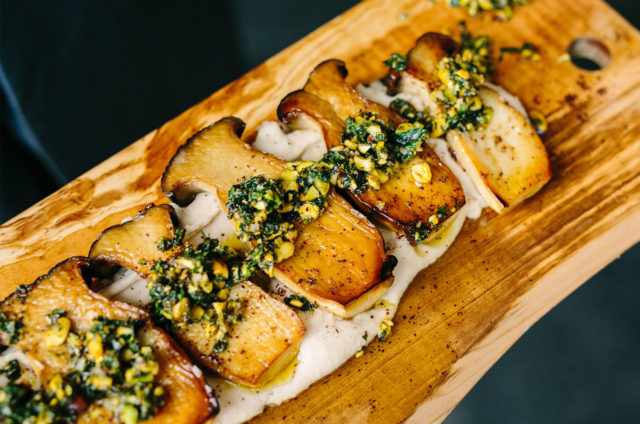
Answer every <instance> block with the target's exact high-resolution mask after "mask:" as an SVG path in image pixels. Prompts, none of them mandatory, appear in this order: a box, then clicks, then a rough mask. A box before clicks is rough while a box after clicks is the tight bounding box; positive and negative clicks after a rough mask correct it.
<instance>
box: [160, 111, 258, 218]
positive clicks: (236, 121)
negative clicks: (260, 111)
mask: <svg viewBox="0 0 640 424" xmlns="http://www.w3.org/2000/svg"><path fill="white" fill-rule="evenodd" d="M225 121H229V122H232V123H233V127H234V131H235V133H236V135H237V136H238V137H241V136H242V133H243V132H244V129H245V127H246V124H245V123H244V121H242V119H240V118H236V117H235V116H227V117H225V118H222V119H219V120H218V121H216V122H214V123H213V124H210V125H207V126H206V127H204V128H202V129H201V130H199V131H197V132H196V133H195V134H193V135H192V136H191V137H189V139H188V140H187V141H186V142H185V143H184V144H183V145H182V146H180V147H179V148H178V150H176V153H175V154H174V155H173V156H172V157H171V161H169V164H168V165H167V167H166V168H165V169H164V172H163V173H162V178H161V179H160V187H161V189H162V192H163V193H164V195H165V196H167V198H169V200H171V201H172V202H174V203H176V204H178V205H180V206H185V205H188V204H189V203H191V202H192V201H193V199H194V198H195V194H190V195H188V196H184V197H182V196H180V195H179V194H178V193H176V192H174V191H171V190H170V189H169V188H167V187H166V184H165V177H166V175H167V172H168V171H169V169H171V166H172V165H173V162H174V161H175V160H176V158H177V157H178V154H179V153H180V152H181V151H182V149H185V148H187V146H189V144H191V142H192V141H193V140H196V139H197V138H198V137H199V136H200V135H201V134H202V133H203V132H205V131H207V130H208V129H209V128H211V127H213V126H215V125H218V124H220V123H222V122H225Z"/></svg>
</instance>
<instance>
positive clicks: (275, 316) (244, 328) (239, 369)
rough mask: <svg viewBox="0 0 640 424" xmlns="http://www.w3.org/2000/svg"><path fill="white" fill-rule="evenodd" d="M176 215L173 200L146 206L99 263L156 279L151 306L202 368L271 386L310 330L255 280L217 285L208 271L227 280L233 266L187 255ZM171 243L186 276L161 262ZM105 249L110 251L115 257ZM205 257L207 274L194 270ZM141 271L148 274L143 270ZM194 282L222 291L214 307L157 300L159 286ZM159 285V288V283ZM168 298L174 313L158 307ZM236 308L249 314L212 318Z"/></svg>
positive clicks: (116, 233) (99, 255)
mask: <svg viewBox="0 0 640 424" xmlns="http://www.w3.org/2000/svg"><path fill="white" fill-rule="evenodd" d="M174 216H175V214H174V211H173V208H172V207H171V206H169V205H162V206H153V205H151V206H149V207H147V208H145V209H144V210H143V211H141V212H140V213H139V214H138V216H137V217H136V219H135V220H132V221H128V222H126V223H124V224H121V225H117V226H114V227H111V228H109V229H107V230H105V231H104V232H103V233H102V234H101V235H100V237H99V238H98V240H97V241H96V242H95V243H94V245H93V247H92V249H91V254H90V256H94V255H95V260H96V262H98V264H100V263H106V264H109V265H119V266H122V267H125V268H129V269H132V270H133V271H136V272H137V273H138V274H140V275H141V276H142V277H145V278H147V277H150V283H151V287H150V290H151V297H152V299H153V301H154V303H152V305H151V310H152V311H153V312H154V313H157V314H158V315H159V316H158V318H159V319H160V320H162V321H164V322H165V323H166V324H167V325H166V327H167V328H168V329H169V330H170V331H171V332H172V334H173V335H174V336H175V337H176V339H177V340H178V341H179V343H180V344H181V345H182V346H183V347H184V349H185V350H187V351H188V352H189V353H190V354H191V356H192V357H193V358H194V359H196V360H197V361H198V363H200V364H201V365H202V366H204V367H206V368H208V369H209V370H211V371H214V372H217V373H218V374H220V375H221V376H222V377H223V378H226V379H228V380H231V381H233V382H236V383H239V384H242V385H245V386H250V387H259V386H262V385H264V384H266V383H267V382H268V381H269V380H271V379H272V378H273V377H274V376H276V375H277V374H278V372H279V371H280V370H282V369H283V368H284V367H286V365H288V364H289V363H291V361H292V360H294V359H295V357H296V354H297V352H298V347H299V344H300V341H301V339H302V336H303V335H304V332H305V327H304V325H303V324H302V321H300V318H299V317H298V315H297V314H296V313H295V312H294V311H293V310H292V309H291V308H289V307H288V306H286V305H285V304H284V303H282V302H280V301H278V300H276V299H274V298H272V297H271V296H269V295H268V294H267V293H265V292H264V291H263V290H262V289H261V288H260V287H258V286H256V285H255V284H253V283H251V282H249V281H242V282H240V283H237V284H235V285H233V286H231V287H225V286H226V285H225V284H222V286H221V287H216V286H215V285H214V284H215V283H216V282H215V281H210V280H209V278H208V277H204V275H205V274H207V275H208V274H211V275H213V274H214V273H215V274H225V275H226V276H227V277H228V273H229V270H228V267H227V265H226V264H225V263H224V262H222V261H221V260H218V259H213V260H210V258H203V257H201V256H202V255H200V251H201V250H198V249H187V251H186V252H185V254H181V252H183V251H184V245H182V243H181V236H178V237H177V238H176V236H175V233H176V232H178V233H179V229H178V228H175V227H172V231H171V232H167V231H166V229H167V224H168V223H169V222H173V217H174ZM149 235H153V237H151V236H149ZM96 246H97V247H96ZM169 248H171V249H175V250H176V252H177V257H175V256H176V255H172V256H171V258H172V257H175V260H174V261H169V263H168V264H167V267H168V266H169V264H171V266H173V267H174V268H173V269H180V270H182V272H180V273H175V272H172V269H169V268H167V267H164V268H163V267H154V264H155V263H156V262H157V261H168V260H169V259H171V258H169V257H167V256H166V255H165V252H167V251H168V250H169ZM104 252H109V255H105V254H104ZM189 253H193V255H189ZM138 255H140V256H138ZM185 255H187V256H185ZM143 259H144V261H146V262H147V264H146V265H145V267H144V268H140V267H139V266H137V264H138V263H139V262H140V261H141V260H143ZM199 261H202V262H203V263H204V264H205V267H206V266H207V265H209V266H210V269H209V270H208V273H207V270H202V271H203V272H192V271H191V269H194V268H197V267H198V266H199V265H200V264H199ZM140 269H143V270H148V271H146V272H144V273H143V272H141V271H140ZM183 272H184V274H185V275H184V278H182V280H180V281H169V279H170V278H172V277H171V276H175V275H176V274H183ZM195 280H197V281H198V282H200V283H201V284H200V285H199V286H198V287H200V288H204V289H205V290H204V291H203V293H205V294H212V293H216V291H217V293H218V296H217V297H216V298H215V299H214V298H212V299H213V301H212V302H211V304H210V305H207V304H203V305H194V304H193V303H194V300H193V299H191V298H188V297H183V298H182V299H180V300H178V299H171V300H167V299H164V298H159V297H158V293H159V292H161V293H163V292H164V290H156V287H157V288H164V287H165V286H166V287H168V288H170V289H171V288H174V287H176V286H182V287H184V286H191V285H192V284H193V283H194V281H195ZM154 282H155V283H157V286H154V285H153V284H154ZM163 284H164V285H163ZM172 284H175V285H173V286H172ZM176 292H178V291H176ZM154 293H155V294H154ZM194 293H196V292H194ZM169 294H170V293H169ZM200 294H202V293H200ZM167 302H171V303H170V304H169V305H167V306H166V309H167V311H164V309H158V308H157V307H155V306H154V305H155V304H166V303H167ZM230 305H232V306H234V307H235V306H237V307H238V310H237V311H235V310H234V312H237V313H238V314H239V315H240V316H241V317H242V319H239V320H236V319H233V320H231V321H232V322H229V320H227V321H225V320H223V319H221V320H217V319H216V315H215V314H214V316H213V317H211V316H207V309H211V311H212V312H216V313H217V312H218V311H220V313H219V315H225V313H228V312H229V311H230V309H231V308H230ZM207 306H209V308H207ZM164 312H168V314H169V316H168V319H167V317H165V316H164V315H163V313H164ZM221 325H222V326H224V327H225V333H224V334H222V333H219V330H220V328H219V327H221Z"/></svg>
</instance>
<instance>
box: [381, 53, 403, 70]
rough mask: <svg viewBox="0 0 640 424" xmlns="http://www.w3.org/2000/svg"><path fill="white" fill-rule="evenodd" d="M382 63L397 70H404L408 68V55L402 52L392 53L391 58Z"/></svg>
mask: <svg viewBox="0 0 640 424" xmlns="http://www.w3.org/2000/svg"><path fill="white" fill-rule="evenodd" d="M382 63H384V64H385V65H387V66H388V67H389V68H391V69H393V70H394V71H397V72H402V71H404V70H406V69H407V57H406V56H405V55H403V54H400V53H391V56H389V59H387V60H385V61H384V62H382Z"/></svg>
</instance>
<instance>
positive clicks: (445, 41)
mask: <svg viewBox="0 0 640 424" xmlns="http://www.w3.org/2000/svg"><path fill="white" fill-rule="evenodd" d="M424 40H434V41H437V42H438V44H439V45H440V47H441V48H442V50H443V51H444V52H445V53H446V54H447V55H448V56H451V55H453V54H454V53H455V52H456V51H457V50H458V49H459V48H460V44H459V43H458V42H457V41H456V40H454V39H453V38H451V37H449V36H448V35H444V34H441V33H439V32H427V33H426V34H423V35H421V36H420V38H418V39H417V40H416V44H415V45H416V46H417V45H418V44H420V42H422V41H424ZM414 48H415V46H414V47H412V48H411V50H409V53H408V55H409V54H411V51H412V50H413V49H414ZM408 55H407V56H408Z"/></svg>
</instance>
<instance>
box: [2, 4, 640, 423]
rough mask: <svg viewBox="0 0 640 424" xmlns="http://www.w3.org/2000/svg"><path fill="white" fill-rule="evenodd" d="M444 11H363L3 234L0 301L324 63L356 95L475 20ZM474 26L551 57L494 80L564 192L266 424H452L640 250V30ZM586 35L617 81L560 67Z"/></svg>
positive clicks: (462, 258) (469, 243)
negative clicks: (577, 293)
mask: <svg viewBox="0 0 640 424" xmlns="http://www.w3.org/2000/svg"><path fill="white" fill-rule="evenodd" d="M442 3H444V2H439V3H438V4H437V5H432V4H431V3H430V2H427V1H409V0H388V1H383V0H369V1H366V2H364V3H362V4H360V5H358V6H356V7H355V8H353V9H351V10H349V11H347V12H346V13H344V14H343V15H341V16H340V17H338V18H336V19H334V20H333V21H331V22H329V23H328V24H327V25H325V26H324V27H322V28H321V29H319V30H317V31H315V32H314V33H312V34H310V35H309V36H307V37H306V38H304V39H303V40H301V41H300V42H298V43H296V44H294V45H292V46H291V47H289V48H288V49H286V50H284V51H283V52H281V53H280V54H278V55H276V56H274V57H273V58H271V59H269V60H268V61H267V62H265V63H264V64H263V65H261V66H259V67H258V68H256V69H254V70H253V71H251V72H249V73H248V74H246V75H245V76H243V77H241V78H240V79H238V80H237V81H234V82H233V83H231V84H229V85H228V86H226V87H225V88H223V89H222V90H220V91H218V92H217V93H215V94H213V95H211V96H210V97H209V98H207V99H205V100H204V101H202V102H201V103H199V104H198V105H196V106H194V107H193V108H191V109H189V110H187V111H185V112H184V113H183V114H181V115H180V116H178V117H176V118H175V119H173V120H172V121H170V122H168V123H167V124H165V125H163V126H162V127H160V128H159V129H157V130H155V131H153V132H151V133H150V134H148V135H147V136H146V137H144V138H142V139H141V140H138V141H137V142H135V143H134V144H132V145H131V146H129V147H128V148H126V149H124V150H123V151H122V152H120V153H118V154H117V155H116V156H114V157H112V158H110V159H108V160H107V161H105V162H103V163H102V164H100V165H98V166H97V167H96V168H94V169H92V170H90V171H89V172H87V173H86V174H84V175H82V176H81V177H79V178H78V179H76V180H74V181H73V182H71V183H69V184H68V185H67V186H65V187H63V188H62V189H61V190H59V191H58V192H56V193H54V194H53V195H51V196H49V197H47V198H46V199H44V200H43V201H41V202H40V203H38V204H36V205H34V206H33V207H31V208H29V209H28V210H26V211H25V212H23V213H22V214H20V215H18V216H17V217H15V218H14V219H12V220H10V221H9V222H7V223H6V224H4V225H3V226H1V227H0V241H1V243H0V267H1V268H0V279H1V280H0V281H2V283H1V285H0V296H2V297H4V296H6V295H7V294H9V293H10V292H11V291H13V290H14V288H15V287H16V286H17V285H18V284H23V283H30V282H31V281H33V280H34V279H35V278H36V277H37V276H38V275H41V274H43V273H45V272H46V271H47V270H48V269H49V268H51V266H52V265H54V264H55V263H57V262H59V261H61V260H63V259H65V258H67V257H69V256H72V255H77V254H86V253H87V252H88V249H89V246H90V244H91V242H92V241H93V240H94V239H95V238H96V237H97V235H98V234H99V232H100V231H101V230H102V229H104V228H106V227H108V226H110V225H113V224H116V223H118V222H120V221H121V220H122V219H123V218H124V217H127V216H131V215H133V214H134V213H135V212H136V211H137V210H139V209H141V208H142V207H143V206H144V205H146V204H147V203H149V202H166V199H164V198H163V196H162V194H161V193H160V190H159V188H158V183H159V177H160V174H161V173H162V171H163V169H164V167H165V165H166V163H167V162H168V160H169V159H170V157H171V156H172V155H173V153H174V152H175V150H176V149H177V147H178V146H179V145H180V144H181V143H183V142H184V141H185V140H186V139H187V137H188V136H190V135H191V134H192V133H193V132H195V131H196V130H198V129H200V128H202V127H204V126H205V125H207V124H210V123H212V122H214V121H216V120H217V119H219V118H221V117H223V116H226V115H236V116H239V117H240V118H242V119H243V120H245V121H246V122H247V123H248V129H249V130H248V132H249V133H251V132H253V131H255V129H256V128H257V125H259V123H260V122H261V121H262V120H263V119H272V118H274V117H275V108H276V106H277V104H278V102H279V101H280V99H281V98H282V97H283V96H284V95H286V94H287V93H288V92H289V91H292V90H294V89H297V88H300V87H301V86H302V85H303V83H304V81H305V80H306V78H307V74H308V72H309V71H310V70H311V69H312V68H313V67H314V65H316V64H317V63H318V62H320V61H321V60H323V59H327V58H330V57H336V58H339V59H342V60H344V61H345V62H346V63H347V66H348V68H349V71H350V75H349V81H351V82H358V81H367V80H371V79H373V78H377V77H379V76H381V75H382V73H383V66H382V65H381V63H380V62H381V61H382V60H383V59H384V58H386V57H387V56H388V55H389V53H391V52H393V51H399V52H406V51H407V50H408V49H409V48H410V47H411V46H412V44H413V42H414V41H415V39H416V38H417V37H418V36H419V35H421V34H422V33H424V32H427V31H441V30H443V29H452V30H453V29H455V28H456V26H457V22H458V21H459V20H461V19H463V18H465V17H466V16H465V15H464V13H463V12H462V11H460V10H452V9H448V8H446V7H445V6H444V4H442ZM404 13H406V14H407V16H408V18H407V19H402V18H401V14H404ZM468 23H469V27H470V29H471V31H472V32H474V33H484V34H488V35H490V36H491V37H492V39H493V40H494V45H495V46H498V47H499V46H506V45H509V46H518V45H521V44H522V43H523V42H525V41H527V42H531V43H534V44H536V45H537V46H539V47H540V50H541V53H542V57H543V59H542V61H541V62H528V61H521V60H518V58H517V56H514V55H506V56H505V57H504V60H502V61H501V62H499V63H498V70H497V80H498V82H499V83H500V84H502V85H503V86H504V87H505V88H507V89H508V90H510V91H511V92H513V93H515V94H517V95H518V96H520V98H521V99H522V100H523V102H524V104H525V106H527V107H528V108H530V109H537V110H539V111H541V112H542V113H544V114H545V115H546V116H547V117H548V118H549V131H548V133H547V135H546V137H545V144H546V146H547V148H548V149H549V151H550V154H551V159H552V167H553V170H554V177H553V179H552V181H551V182H550V183H549V184H548V185H547V186H546V187H545V188H544V189H543V190H542V192H541V193H539V194H538V195H537V196H535V197H534V198H532V199H530V200H528V201H526V202H524V204H522V205H520V206H518V207H517V208H516V209H515V210H513V211H511V212H509V213H507V214H505V215H501V216H498V215H496V214H494V213H493V212H485V214H484V215H483V216H482V218H480V219H479V220H477V221H471V222H468V223H467V224H466V225H465V227H464V229H463V231H462V233H461V235H460V237H459V239H458V240H457V241H456V243H455V244H454V245H453V246H452V248H451V249H450V250H449V251H448V252H447V253H446V254H445V256H443V257H442V258H441V259H440V260H439V261H438V262H436V263H435V264H434V265H433V266H431V267H430V268H429V269H428V270H426V271H423V272H422V273H421V274H420V275H419V276H418V277H417V278H416V280H415V281H414V283H413V284H412V286H411V287H410V289H409V291H408V292H407V294H406V296H405V299H404V300H403V302H402V303H401V305H400V309H399V311H398V315H397V317H396V320H395V321H396V323H397V325H396V326H395V327H394V333H393V335H392V336H391V338H390V341H389V342H388V343H383V344H379V343H373V344H372V345H371V346H370V347H369V348H368V349H367V351H366V353H365V355H364V356H363V357H362V358H359V359H357V360H352V361H349V362H348V363H347V364H345V365H344V366H343V367H342V368H341V369H340V370H338V371H337V372H336V373H334V374H332V375H331V376H330V377H328V378H327V379H325V380H323V381H321V382H319V383H317V384H315V385H314V386H313V387H312V388H311V389H309V390H307V391H306V392H304V393H302V394H301V395H300V396H298V397H297V398H296V399H295V400H293V401H290V402H287V403H285V404H283V405H280V406H277V407H272V408H269V409H268V410H267V411H266V412H265V413H264V414H262V415H261V416H260V417H258V418H256V419H255V422H257V423H262V422H265V423H266V422H271V421H275V420H278V421H284V422H323V423H341V422H346V421H348V422H373V423H394V422H400V421H403V420H405V419H407V418H408V417H410V418H409V420H408V421H409V422H414V423H424V422H432V421H433V422H437V421H441V420H442V419H444V417H445V416H446V414H447V413H448V412H449V411H451V409H452V408H453V407H454V406H455V405H456V404H457V403H458V402H459V401H460V399H462V397H463V396H464V395H465V394H466V393H467V392H468V390H469V389H470V388H471V387H472V386H473V384H475V382H476V381H477V380H478V379H479V378H480V377H481V376H482V375H483V374H484V373H485V372H486V371H487V369H488V368H489V367H490V366H491V365H492V364H493V363H494V362H495V361H496V360H497V359H498V358H499V357H500V356H501V355H502V354H503V353H504V352H505V351H506V350H507V349H508V348H509V347H510V346H511V345H512V344H513V343H514V342H515V340H517V338H518V337H520V336H521V335H522V334H523V333H524V332H525V331H526V330H527V328H529V326H531V325H532V324H533V323H534V322H535V321H536V320H537V319H538V318H540V317H541V316H542V315H543V314H544V313H546V312H547V311H548V310H549V309H550V308H551V307H553V306H554V305H555V304H557V303H558V302H559V301H560V300H562V299H563V298H564V297H565V296H566V295H568V294H569V293H570V292H571V291H573V290H574V289H575V288H576V287H578V286H579V285H580V284H581V283H582V282H584V281H585V280H586V279H587V278H589V277H590V276H591V275H593V274H595V273H596V272H597V271H599V270H600V269H601V268H602V267H604V266H605V265H606V264H607V263H608V262H609V261H611V260H612V259H613V258H615V257H616V256H617V255H619V254H620V253H622V252H623V251H624V250H626V249H627V248H628V247H630V246H631V245H633V244H634V243H636V242H637V241H638V240H639V239H640V119H639V118H640V106H639V104H638V99H640V71H638V70H639V69H640V34H639V33H638V31H637V30H635V29H634V28H633V27H632V26H631V25H629V24H628V23H627V22H626V21H625V20H624V19H622V18H621V17H620V16H619V15H618V14H617V13H616V12H614V11H613V10H611V9H610V8H609V7H608V6H607V5H606V4H605V3H604V2H602V1H599V0H574V1H572V2H559V1H556V0H533V1H532V3H531V4H530V5H528V6H525V7H522V8H520V9H518V10H517V12H516V13H515V16H514V18H513V19H512V20H511V21H509V22H507V23H498V22H494V21H491V20H490V19H487V18H484V19H475V20H469V21H468ZM583 35H589V36H592V37H595V38H597V39H599V40H600V41H602V42H603V43H604V44H605V45H606V46H607V47H608V48H609V50H610V52H611V57H612V60H611V64H610V65H609V66H608V67H606V68H605V69H604V70H602V71H597V72H587V71H582V70H580V69H578V68H576V67H574V66H573V65H572V64H571V63H558V61H557V58H558V57H559V56H560V55H561V54H562V53H563V52H564V51H565V50H566V48H567V46H568V45H569V44H570V42H571V41H572V40H573V39H575V38H576V37H579V36H583Z"/></svg>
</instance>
